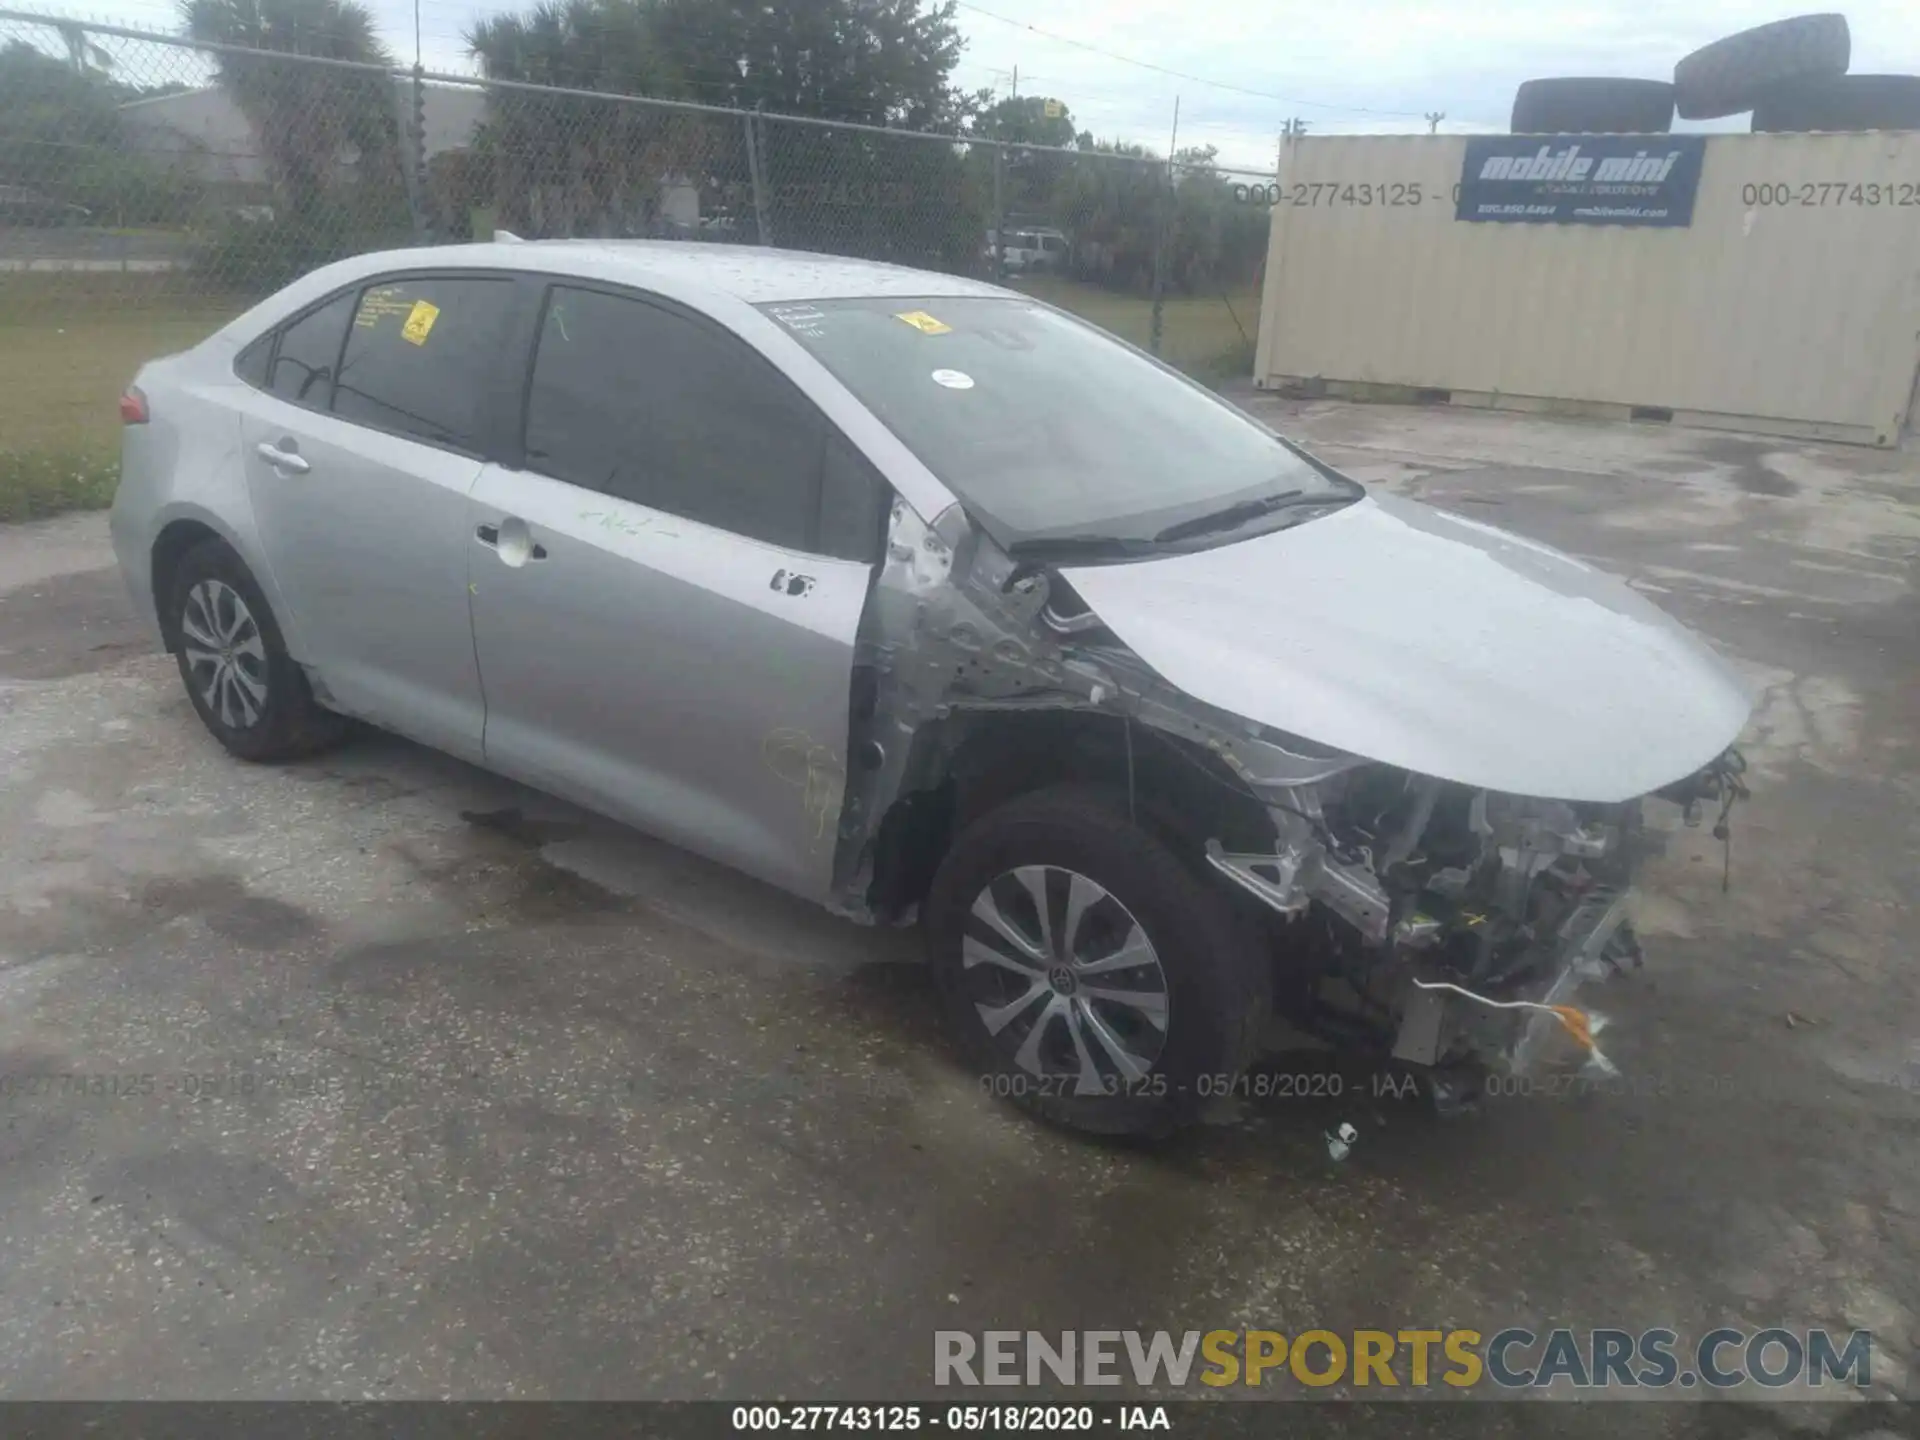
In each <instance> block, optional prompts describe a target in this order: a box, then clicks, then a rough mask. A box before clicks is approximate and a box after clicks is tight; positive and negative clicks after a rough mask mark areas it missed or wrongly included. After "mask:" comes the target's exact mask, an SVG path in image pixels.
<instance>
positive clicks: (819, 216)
mask: <svg viewBox="0 0 1920 1440" xmlns="http://www.w3.org/2000/svg"><path fill="white" fill-rule="evenodd" d="M1271 178H1272V177H1271V175H1269V174H1264V173H1262V174H1234V173H1230V172H1227V171H1223V170H1221V169H1219V168H1217V167H1215V166H1213V165H1211V164H1206V163H1192V162H1191V161H1190V160H1187V161H1183V162H1182V163H1173V162H1170V161H1169V160H1168V159H1166V158H1165V157H1156V156H1152V155H1148V154H1146V153H1144V152H1139V153H1107V152H1106V151H1104V150H1096V151H1089V150H1066V149H1053V148H1049V147H1044V146H1035V145H1021V144H1012V143H1005V142H1001V141H996V140H991V139H982V138H976V137H968V136H957V135H956V136H949V135H926V134H920V133H916V132H910V131H902V130H889V129H882V128H879V127H874V126H861V125H848V124H841V123H836V122H828V121H822V120H817V119H809V118H804V117H796V116H775V115H763V114H755V113H748V112H743V111H738V110H728V109H722V108H719V107H715V106H706V105H698V104H692V103H688V102H678V101H666V100H658V99H650V98H641V97H636V96H627V95H614V94H606V93H601V92H598V91H586V90H571V89H564V88H558V87H548V86H539V85H531V84H523V83H515V82H509V81H503V80H483V79H475V78H473V77H470V76H458V75H441V74H434V73H430V72H425V71H422V70H420V69H418V68H415V69H412V70H399V69H391V68H388V67H386V66H383V65H367V64H359V63H353V62H348V61H341V60H331V59H325V58H321V57H318V56H309V55H296V54H285V53H277V52H266V51H257V50H247V49H241V48H236V47H232V46H222V45H212V44H206V43H202V42H198V41H191V40H186V39H182V38H178V37H173V36H162V35H157V34H149V33H146V32H143V31H137V30H131V29H126V28H123V27H117V26H111V25H100V24H95V23H92V22H80V21H73V20H66V19H58V18H53V17H44V16H38V15H35V14H31V13H27V12H19V11H11V10H0V519H5V518H19V517H20V516H22V515H25V514H31V513H39V512H44V511H47V510H51V509H59V508H66V507H67V506H70V505H74V504H85V503H97V502H99V501H101V500H103V499H104V498H105V497H106V496H107V495H109V494H110V493H111V487H112V483H113V478H114V471H115V467H116V465H117V454H118V443H119V437H118V433H117V429H116V425H115V409H114V399H115V397H116V396H117V394H118V393H119V390H120V388H121V387H122V386H123V385H124V384H125V382H126V380H127V379H128V378H129V377H130V376H131V374H132V373H133V372H134V370H136V369H137V368H138V367H139V365H140V364H141V363H142V362H143V361H144V360H146V359H148V358H150V357H152V356H154V355H159V354H165V353H167V352H169V351H171V350H177V349H181V348H184V347H185V346H187V345H190V344H192V343H194V342H195V341H197V340H198V339H200V338H201V337H202V336H204V335H206V334H207V333H208V332H210V331H211V330H213V329H214V328H216V327H217V326H218V325H219V324H220V323H222V322H223V321H224V320H226V319H228V318H230V317H231V316H233V315H235V314H237V313H239V312H240V311H241V310H243V309H245V308H246V307H247V306H248V305H250V304H252V303H253V302H254V301H256V300H258V299H261V298H263V297H264V296H266V295H269V294H271V293H272V292H273V291H274V290H276V289H278V288H279V287H280V286H282V285H284V284H286V283H287V282H288V281H290V280H292V279H294V278H295V277H297V276H299V275H301V274H303V273H305V272H306V271H308V270H311V269H313V268H314V267H315V266H318V265H322V264H325V263H327V262H328V261H330V260H333V259H337V258H340V257H342V256H345V255H351V254H356V253H362V252H365V251H368V250H375V249H386V248H393V247H402V246H408V245H418V244H436V243H448V242H459V241H467V240H485V239H488V238H490V237H491V236H492V234H493V232H494V231H495V230H496V229H501V230H508V231H511V232H513V233H514V234H516V235H519V236H521V237H523V238H526V239H536V238H554V237H601V238H653V239H678V240H688V241H701V242H707V243H713V244H764V245H778V246H783V247H787V248H791V249H800V250H814V251H822V252H827V253H832V254H838V255H854V256H861V257H865V258H871V259H878V260H888V261H893V262H896V263H899V264H904V265H913V266H918V267H921V268H925V269H933V270H940V271H946V272H949V273H955V274H970V275H976V276H979V277H981V278H986V279H996V280H999V281H1001V282H1002V283H1006V284H1008V285H1011V286H1013V287H1015V288H1018V289H1022V290H1026V291H1029V292H1030V293H1033V294H1035V295H1037V296H1039V297H1040V298H1043V299H1045V300H1047V301H1049V302H1051V303H1054V304H1058V305H1061V306H1063V307H1064V308H1067V309H1070V310H1073V311H1075V312H1077V313H1079V314H1081V315H1083V316H1085V317H1086V318H1087V319H1089V320H1091V321H1093V322H1094V323H1096V324H1100V325H1102V326H1105V327H1106V328H1108V329H1110V330H1112V331H1114V332H1115V333H1117V334H1119V335H1121V336H1123V337H1124V338H1126V339H1128V340H1130V341H1133V342H1134V343H1136V344H1139V345H1142V346H1145V347H1148V348H1151V349H1152V350H1154V351H1155V353H1158V354H1161V355H1163V356H1165V358H1167V359H1168V360H1169V361H1170V362H1172V363H1174V364H1177V365H1180V366H1182V367H1184V368H1187V369H1189V370H1191V371H1194V372H1195V373H1199V374H1202V375H1203V376H1205V377H1207V378H1213V377H1216V376H1220V377H1225V376H1236V375H1245V374H1247V373H1248V372H1249V371H1250V370H1251V366H1252V356H1253V340H1252V336H1253V334H1254V330H1255V322H1256V318H1257V315H1258V308H1259V285H1260V279H1261V274H1260V272H1261V266H1262V262H1263V260H1264V256H1265V252H1266V244H1267V208H1266V206H1265V204H1264V203H1261V197H1262V196H1263V195H1264V194H1265V193H1266V184H1267V182H1268V181H1269V180H1271Z"/></svg>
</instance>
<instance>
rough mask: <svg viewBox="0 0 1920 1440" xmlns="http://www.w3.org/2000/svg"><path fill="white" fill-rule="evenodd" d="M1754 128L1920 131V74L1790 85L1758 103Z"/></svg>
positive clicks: (1838, 77) (1781, 86) (1774, 90)
mask: <svg viewBox="0 0 1920 1440" xmlns="http://www.w3.org/2000/svg"><path fill="white" fill-rule="evenodd" d="M1753 128H1754V129H1755V130H1760V131H1766V130H1772V131H1782V130H1785V131H1807V130H1829V131H1833V130H1920V75H1832V76H1828V77H1827V78H1825V79H1822V80H1790V81H1786V82H1783V83H1782V84H1779V85H1776V86H1774V87H1773V88H1772V89H1771V90H1769V91H1767V93H1766V94H1765V95H1762V96H1761V97H1760V99H1759V102H1758V103H1757V104H1755V105H1754V107H1753Z"/></svg>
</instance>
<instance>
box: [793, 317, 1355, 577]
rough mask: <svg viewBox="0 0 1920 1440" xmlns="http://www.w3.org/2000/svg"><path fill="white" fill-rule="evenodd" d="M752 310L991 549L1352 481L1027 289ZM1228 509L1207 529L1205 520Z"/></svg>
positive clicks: (1263, 509) (1261, 508)
mask: <svg viewBox="0 0 1920 1440" xmlns="http://www.w3.org/2000/svg"><path fill="white" fill-rule="evenodd" d="M761 309H763V310H764V311H765V312H766V313H767V314H768V315H769V316H771V317H772V318H773V319H774V320H776V321H778V322H779V323H781V324H782V325H784V326H785V327H786V328H787V329H788V331H789V332H791V333H792V335H793V336H794V338H795V339H797V340H798V341H799V342H800V343H801V344H802V345H804V346H806V347H807V349H808V350H810V351H811V352H812V353H813V354H814V355H815V356H816V357H817V358H818V359H819V360H820V361H821V363H822V364H824V365H825V366H826V367H827V369H829V370H830V371H832V372H833V374H834V375H835V377H837V378H838V379H839V380H840V382H841V383H842V384H844V385H845V386H846V387H847V388H848V389H849V390H851V391H852V392H853V393H854V395H856V396H857V397H858V398H859V399H860V400H861V401H862V402H863V403H864V404H865V405H866V406H867V408H868V409H869V410H871V411H872V412H873V413H874V415H875V416H877V417H878V418H879V420H880V421H881V422H882V423H883V424H884V425H886V426H887V428H888V429H890V430H892V431H893V433H894V434H895V435H896V436H898V437H899V439H900V441H901V443H902V444H904V445H905V446H906V447H907V448H908V449H909V450H911V451H912V452H913V453H914V455H915V456H916V457H917V458H918V459H919V460H920V462H921V463H922V464H923V465H925V466H926V467H927V468H928V469H929V470H931V471H932V472H933V473H934V474H935V475H937V476H938V477H939V478H940V480H941V481H942V482H943V483H944V484H945V485H946V486H947V488H948V489H949V490H951V491H953V493H954V494H955V495H957V496H959V497H960V499H961V501H962V502H963V503H964V504H965V505H966V507H967V509H968V511H969V513H971V514H972V515H973V516H974V518H975V519H976V520H978V521H979V522H980V524H981V525H982V526H984V527H985V528H986V530H987V532H988V533H989V534H991V535H992V536H993V538H994V539H995V540H997V541H999V542H1000V543H1001V544H1002V545H1006V546H1009V547H1016V546H1019V547H1024V548H1035V547H1036V546H1037V545H1038V544H1040V543H1044V542H1055V541H1062V540H1070V541H1073V542H1077V543H1080V544H1083V545H1090V544H1096V543H1099V542H1102V541H1112V542H1119V543H1125V544H1133V545H1140V544H1151V543H1154V542H1156V541H1167V540H1169V539H1170V538H1172V537H1169V536H1168V533H1167V532H1168V531H1169V529H1172V530H1173V531H1174V535H1175V536H1177V537H1178V538H1180V539H1182V540H1186V541H1188V542H1189V543H1193V542H1194V541H1195V539H1196V537H1202V536H1204V540H1203V541H1201V542H1200V543H1214V544H1217V543H1221V542H1222V541H1224V540H1227V539H1240V538H1244V536H1246V535H1248V534H1252V533H1255V531H1257V530H1260V529H1271V528H1274V527H1275V526H1276V525H1279V524H1285V523H1289V522H1290V521H1292V520H1294V519H1298V518H1305V516H1306V515H1310V514H1312V513H1318V512H1315V511H1313V510H1312V508H1311V507H1312V506H1313V505H1314V503H1315V502H1344V501H1347V500H1351V499H1353V498H1356V497H1357V496H1358V495H1359V494H1361V493H1362V492H1361V490H1360V487H1359V486H1357V485H1355V484H1353V483H1352V482H1351V481H1345V480H1340V479H1336V478H1334V477H1332V476H1329V475H1326V474H1324V473H1322V472H1321V471H1320V470H1317V469H1315V468H1314V467H1313V466H1312V465H1311V464H1309V463H1308V462H1307V461H1306V460H1304V459H1302V458H1301V457H1300V456H1299V455H1298V454H1297V453H1295V452H1294V451H1293V450H1290V449H1289V448H1288V447H1287V446H1286V445H1285V444H1283V443H1282V442H1281V441H1279V440H1277V439H1275V438H1274V437H1273V436H1272V435H1271V434H1269V433H1268V432H1267V431H1266V430H1264V429H1262V428H1261V427H1260V426H1258V425H1256V424H1254V423H1253V422H1252V421H1251V420H1249V419H1247V418H1246V417H1244V416H1243V415H1241V414H1240V413H1239V412H1238V411H1236V410H1234V409H1233V408H1232V407H1231V406H1229V405H1227V404H1225V403H1224V402H1222V401H1220V400H1217V399H1215V398H1214V397H1213V396H1212V395H1210V394H1208V393H1207V392H1206V391H1205V390H1203V389H1201V388H1200V387H1199V386H1197V385H1194V384H1192V383H1190V382H1188V381H1186V380H1184V379H1182V378H1180V377H1179V376H1177V375H1174V374H1172V373H1170V372H1169V371H1166V370H1163V369H1162V368H1161V367H1160V366H1158V365H1156V364H1154V363H1153V362H1152V361H1150V360H1148V359H1146V358H1145V357H1144V356H1142V355H1139V354H1138V353H1136V352H1134V351H1132V350H1129V349H1128V348H1126V347H1125V346H1123V345H1119V344H1116V343H1114V342H1113V341H1112V340H1111V339H1109V338H1108V337H1107V336H1106V335H1105V334H1104V333H1103V332H1102V331H1100V330H1097V329H1095V328H1093V327H1092V326H1090V325H1087V324H1084V323H1082V322H1080V321H1078V320H1075V319H1073V318H1072V317H1070V316H1067V315H1064V314H1062V313H1060V312H1058V311H1055V310H1050V309H1048V308H1047V307H1045V306H1043V305H1039V304H1037V303H1035V302H1033V301H1029V300H1024V299H1021V298H1019V297H1006V298H1000V297H993V296H965V297H951V296H949V297H942V298H928V299H920V300H906V299H899V298H891V299H858V300H814V301H787V302H782V303H779V304H769V305H763V306H762V307H761ZM1255 502H1263V503H1258V504H1256V503H1255ZM1302 507H1306V508H1305V511H1304V513H1302ZM1228 510H1233V511H1234V513H1232V514H1229V515H1224V516H1222V518H1221V521H1220V524H1219V525H1218V527H1212V526H1210V525H1209V524H1208V523H1207V521H1208V517H1211V516H1214V515H1216V514H1218V513H1219V512H1224V511H1228Z"/></svg>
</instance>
